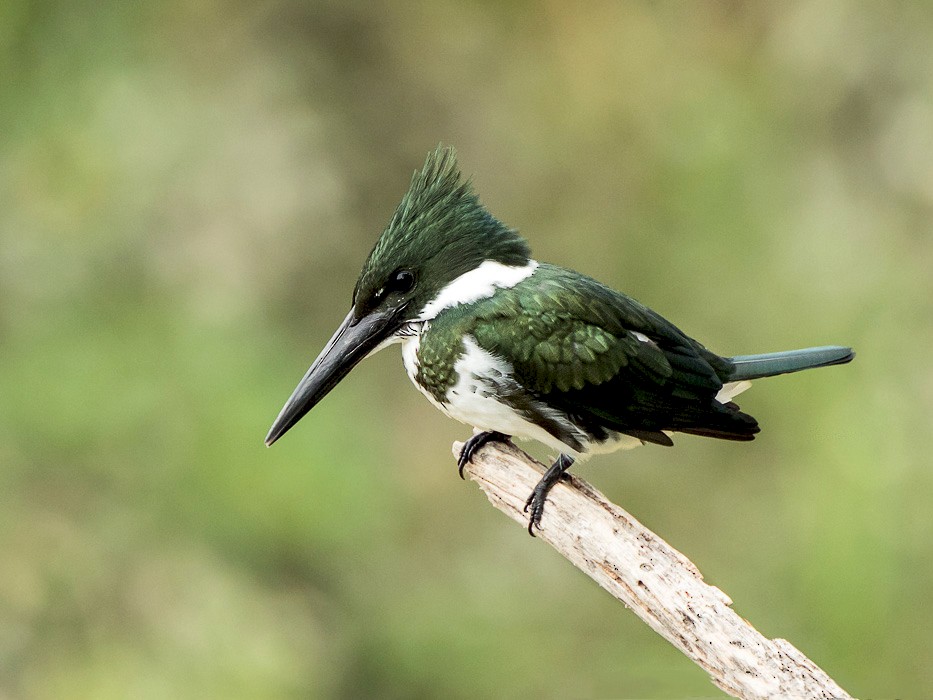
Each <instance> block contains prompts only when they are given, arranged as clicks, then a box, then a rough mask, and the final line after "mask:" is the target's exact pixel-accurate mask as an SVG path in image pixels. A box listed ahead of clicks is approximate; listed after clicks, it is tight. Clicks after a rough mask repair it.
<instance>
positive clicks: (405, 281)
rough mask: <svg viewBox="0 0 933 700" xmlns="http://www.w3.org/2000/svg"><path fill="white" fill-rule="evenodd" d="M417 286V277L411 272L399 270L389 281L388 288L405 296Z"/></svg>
mask: <svg viewBox="0 0 933 700" xmlns="http://www.w3.org/2000/svg"><path fill="white" fill-rule="evenodd" d="M414 286H415V275H414V273H413V272H411V271H410V270H399V271H398V272H396V273H395V274H394V275H392V278H391V279H390V280H389V284H388V285H387V287H388V288H389V289H391V290H392V291H393V292H400V293H402V294H405V293H406V292H410V291H411V288H412V287H414Z"/></svg>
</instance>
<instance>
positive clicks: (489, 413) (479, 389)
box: [402, 334, 643, 459]
mask: <svg viewBox="0 0 933 700" xmlns="http://www.w3.org/2000/svg"><path fill="white" fill-rule="evenodd" d="M420 340H421V338H420V334H419V335H416V336H412V337H411V338H408V339H406V340H405V341H404V344H403V345H402V360H403V361H404V363H405V369H406V371H407V372H408V376H409V378H410V379H411V380H412V383H414V385H415V386H416V387H418V389H419V390H420V391H421V393H423V394H424V395H425V396H426V397H427V398H428V400H429V401H430V402H431V403H432V404H433V405H434V406H436V407H437V408H438V409H440V410H441V411H443V412H444V413H446V414H447V415H448V416H450V417H451V418H455V419H457V420H458V421H460V422H462V423H466V424H467V425H472V426H473V427H475V428H478V429H479V430H494V431H496V432H500V433H504V434H505V435H512V436H514V437H518V438H527V439H531V440H537V441H538V442H541V443H544V444H545V445H547V446H549V447H552V448H553V449H555V450H558V451H559V452H564V453H566V454H569V455H570V456H572V457H574V458H576V459H579V458H581V457H584V456H585V455H587V454H593V453H600V452H612V451H615V450H618V449H628V448H632V447H638V446H640V445H642V444H643V443H642V441H641V440H638V439H637V438H633V437H630V436H628V435H621V434H613V435H612V436H611V437H610V439H609V440H607V441H605V442H602V443H597V442H591V441H590V439H589V436H588V435H586V434H585V433H582V432H581V431H578V430H577V429H576V428H574V426H573V424H572V423H570V421H569V420H567V418H566V416H564V415H563V414H561V413H559V412H557V411H552V410H550V409H548V408H546V407H545V406H544V405H543V404H542V405H541V406H540V410H543V411H547V412H548V415H549V416H550V417H551V418H552V419H554V420H556V421H557V422H559V423H561V424H562V425H564V426H565V427H566V428H567V429H568V430H569V431H572V432H573V433H574V434H575V436H576V437H577V439H578V440H579V442H580V443H582V444H583V445H584V449H583V450H582V451H580V450H577V449H574V448H572V447H570V446H569V445H566V444H564V443H563V442H561V441H560V440H558V439H557V438H556V437H554V436H553V435H551V434H550V433H549V432H547V431H546V430H545V429H544V428H542V427H540V426H539V425H536V424H535V423H532V422H531V421H529V420H526V419H525V418H524V417H522V416H521V415H520V414H519V413H517V412H516V411H515V410H514V409H512V408H511V407H510V406H508V405H507V404H505V403H502V402H500V401H498V400H497V399H496V398H495V397H496V395H497V388H496V385H495V382H496V379H498V380H499V381H500V382H501V378H502V377H511V375H512V368H511V366H509V364H508V363H507V362H505V361H504V360H502V359H501V358H498V357H496V356H495V355H492V354H491V353H489V352H487V351H485V350H483V349H482V348H481V347H479V345H477V344H476V341H475V340H473V338H471V337H469V336H467V337H465V338H464V340H463V344H464V348H465V352H464V353H463V355H461V357H460V359H458V360H457V362H456V363H455V364H454V369H455V371H456V373H457V382H456V384H454V385H453V386H452V387H450V388H449V389H448V390H447V393H446V394H445V396H444V401H443V402H440V401H438V400H437V399H436V398H435V397H434V396H433V395H432V394H431V393H430V392H428V391H426V390H425V389H424V388H423V387H421V386H420V385H419V384H418V382H417V381H416V379H415V377H416V375H417V373H418V357H417V352H418V346H419V344H420Z"/></svg>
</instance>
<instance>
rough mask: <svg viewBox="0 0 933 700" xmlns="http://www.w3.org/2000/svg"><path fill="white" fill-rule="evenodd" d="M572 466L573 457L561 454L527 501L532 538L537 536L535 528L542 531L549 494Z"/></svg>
mask: <svg viewBox="0 0 933 700" xmlns="http://www.w3.org/2000/svg"><path fill="white" fill-rule="evenodd" d="M572 465H573V457H571V456H569V455H565V454H563V453H561V454H560V456H558V458H557V460H556V461H555V462H554V464H552V465H551V466H550V468H549V469H548V470H547V471H546V472H544V476H542V477H541V480H540V481H539V482H538V483H537V484H535V487H534V489H533V490H532V492H531V495H530V496H528V500H527V501H525V512H526V513H528V534H529V535H531V536H532V537H534V536H535V532H534V530H535V528H537V529H539V530H540V529H541V517H542V516H543V515H544V503H545V501H546V500H547V495H548V493H549V492H550V490H551V489H552V488H554V485H555V484H556V483H557V482H558V481H560V480H561V478H563V476H564V473H565V472H566V471H567V470H568V469H570V467H571V466H572Z"/></svg>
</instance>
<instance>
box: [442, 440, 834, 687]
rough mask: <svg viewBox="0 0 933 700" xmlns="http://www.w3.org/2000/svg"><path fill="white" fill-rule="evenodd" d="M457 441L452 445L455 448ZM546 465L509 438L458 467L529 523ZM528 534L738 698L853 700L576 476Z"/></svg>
mask: <svg viewBox="0 0 933 700" xmlns="http://www.w3.org/2000/svg"><path fill="white" fill-rule="evenodd" d="M461 447H462V444H461V443H454V446H453V451H454V456H458V455H459V454H460V449H461ZM543 471H544V467H543V465H541V464H540V463H538V462H536V461H535V460H533V459H532V458H531V457H529V456H528V455H527V454H525V453H524V452H522V451H521V450H519V449H518V448H516V447H514V446H511V445H504V444H502V443H490V444H489V445H487V446H485V447H484V448H483V449H481V450H480V451H479V452H477V454H475V455H474V456H473V460H472V462H471V463H470V464H468V465H467V467H466V469H465V472H466V473H467V474H469V476H470V478H471V479H473V480H474V481H476V482H477V483H478V484H479V486H480V488H481V489H482V490H483V491H484V492H485V493H486V496H487V497H488V498H489V500H490V502H491V503H492V504H493V505H494V506H495V507H496V508H498V509H499V510H501V511H503V512H504V513H505V514H506V515H508V516H509V517H511V518H512V519H513V520H515V521H517V522H519V523H521V524H522V525H523V526H527V522H528V521H527V516H526V515H525V514H524V513H523V508H524V505H525V499H526V498H527V497H528V494H530V493H531V490H532V488H533V487H534V485H535V484H536V483H537V481H538V479H540V478H541V474H542V473H543ZM541 524H542V529H541V530H536V531H535V533H536V534H537V535H538V537H540V538H541V539H542V540H544V541H545V542H547V543H548V544H550V545H551V546H552V547H554V548H555V549H556V550H557V551H558V552H560V553H561V554H563V555H564V556H565V557H566V558H567V559H569V560H570V562H571V563H572V564H573V565H574V566H576V567H577V568H579V569H580V570H582V571H584V572H585V573H586V574H588V575H589V576H590V577H591V578H592V579H594V580H595V581H596V582H597V583H598V584H599V585H600V586H602V587H603V588H605V589H606V590H607V591H609V593H611V594H612V595H613V596H615V597H616V598H617V599H618V600H620V601H621V602H622V603H624V604H625V605H626V606H628V607H630V608H631V609H632V610H634V611H635V613H636V614H637V615H638V616H639V617H640V618H641V619H642V620H644V621H645V622H646V623H648V625H649V626H650V627H651V628H652V629H653V630H654V631H655V632H657V633H658V634H660V635H661V636H662V637H664V638H665V639H666V640H667V641H669V642H670V643H671V644H673V645H674V646H675V647H677V648H678V649H680V650H681V651H682V652H683V653H684V654H686V655H687V656H688V657H689V658H690V659H691V660H692V661H693V662H694V663H696V664H697V665H699V666H700V667H701V668H703V669H704V670H705V671H706V672H707V673H708V674H709V675H710V678H711V679H712V681H713V683H714V684H716V685H717V686H718V687H719V688H721V689H722V690H724V691H725V692H727V693H729V694H730V695H732V696H734V697H737V698H746V699H749V700H751V699H752V698H755V699H758V698H761V699H762V700H763V699H765V698H777V697H790V698H850V697H851V696H850V695H848V694H847V693H846V692H845V691H844V690H843V689H842V688H840V687H839V686H838V685H837V684H836V683H835V681H833V680H832V679H831V678H830V677H829V676H828V675H826V673H825V672H824V671H823V670H822V669H820V668H819V667H818V666H817V665H816V664H814V663H813V662H812V661H810V659H808V658H807V657H806V656H804V655H803V654H802V653H801V652H800V651H798V650H797V649H796V648H795V647H794V646H793V645H792V644H791V643H790V642H788V641H786V640H784V639H767V638H765V637H764V636H763V635H762V634H761V633H760V632H758V630H756V629H755V628H754V627H752V626H751V625H750V624H749V623H748V622H747V621H746V620H744V619H743V618H742V617H740V616H739V615H737V614H736V613H735V611H734V610H732V608H731V607H730V606H731V605H732V601H731V600H730V599H729V597H728V596H727V595H726V594H725V593H723V592H722V591H721V590H719V589H718V588H716V587H715V586H710V585H708V584H706V583H704V582H703V577H702V575H701V574H700V572H699V570H698V569H697V567H696V566H695V565H694V564H693V563H692V562H691V561H690V560H688V559H687V558H686V557H685V556H684V555H683V554H681V553H680V552H678V551H677V550H676V549H674V548H673V547H671V546H670V545H669V544H667V542H665V541H664V540H662V539H661V538H660V537H658V536H657V535H655V534H654V533H653V532H651V531H650V530H648V529H647V528H646V527H645V526H643V525H642V524H641V523H639V522H638V521H637V520H635V518H633V517H632V516H631V515H629V514H628V513H626V512H625V511H624V510H622V509H621V508H619V507H618V506H617V505H615V504H613V503H610V502H609V501H608V500H606V497H605V496H603V495H602V494H601V493H599V491H597V490H596V489H594V488H593V487H592V486H590V485H589V484H588V483H586V482H585V481H583V480H582V479H578V478H576V477H574V476H571V477H570V480H569V481H567V480H564V481H562V482H561V483H559V484H558V485H557V486H555V487H554V489H553V490H552V491H551V493H550V494H549V496H548V500H547V508H546V509H545V512H544V519H543V520H542V523H541Z"/></svg>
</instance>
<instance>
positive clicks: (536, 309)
mask: <svg viewBox="0 0 933 700" xmlns="http://www.w3.org/2000/svg"><path fill="white" fill-rule="evenodd" d="M396 343H399V344H401V346H402V348H401V352H402V360H403V363H404V365H405V369H406V371H407V373H408V376H409V378H410V379H411V381H412V382H413V383H414V385H415V386H416V387H417V388H418V389H419V390H420V391H421V393H423V394H424V395H425V396H426V397H427V399H428V401H430V402H431V403H432V404H433V405H434V406H436V407H437V408H439V409H440V410H441V411H443V412H444V413H445V414H447V415H448V416H450V417H452V418H455V419H457V420H459V421H461V422H463V423H466V424H468V425H472V426H473V427H474V428H476V431H474V434H473V435H472V437H470V438H469V439H468V440H467V441H466V442H465V443H464V446H463V449H462V451H461V454H460V457H459V460H458V469H459V472H460V476H461V477H463V469H464V467H465V466H466V464H467V463H468V462H470V460H471V459H472V457H473V455H474V454H475V453H476V451H477V450H478V449H479V448H480V447H482V446H483V445H484V444H486V443H488V442H490V441H509V440H510V439H511V438H512V437H518V438H530V439H533V440H537V441H539V442H542V443H544V444H545V445H547V446H549V447H551V448H553V449H554V450H556V452H557V458H556V460H555V461H554V463H553V464H552V465H551V467H550V468H549V469H547V470H546V472H545V473H544V475H543V476H542V478H541V480H540V481H539V482H538V483H537V485H536V486H535V487H534V489H533V490H532V492H531V494H530V495H529V497H528V500H527V502H526V504H525V512H526V513H528V532H529V533H530V534H532V535H534V530H535V528H540V527H541V519H542V516H543V514H544V505H545V501H546V499H547V495H548V492H549V491H550V489H551V488H552V487H553V486H554V485H555V484H556V483H557V482H558V481H559V480H560V479H561V477H562V476H563V475H564V473H565V472H566V471H567V470H568V469H569V468H570V467H571V466H572V465H573V463H574V462H575V461H576V460H580V459H583V458H585V457H588V456H590V455H593V454H599V453H604V452H611V451H614V450H618V449H626V448H632V447H637V446H639V445H643V444H645V443H651V444H655V445H663V446H672V445H673V444H674V443H673V440H672V439H671V436H672V434H673V433H687V434H690V435H699V436H703V437H709V438H718V439H721V440H738V441H747V440H752V439H754V437H755V434H756V433H758V431H759V427H758V422H757V421H756V420H755V419H754V418H753V417H752V416H750V415H748V414H747V413H744V412H742V411H741V410H740V409H739V407H738V405H736V403H735V402H734V401H733V400H732V399H733V398H734V397H735V396H736V395H737V394H738V393H739V392H741V391H744V390H745V389H747V388H748V387H749V385H750V382H751V380H753V379H759V378H762V377H771V376H774V375H778V374H785V373H788V372H797V371H800V370H804V369H810V368H814V367H825V366H829V365H837V364H843V363H846V362H849V361H851V360H852V358H853V357H854V353H853V352H852V349H851V348H848V347H841V346H823V347H813V348H805V349H802V350H790V351H786V352H773V353H767V354H759V355H738V356H734V357H724V356H720V355H717V354H716V353H714V352H711V351H709V350H707V349H706V348H705V347H704V346H703V345H701V344H700V343H699V342H697V341H696V340H693V339H692V338H690V337H689V336H687V335H686V334H685V333H684V332H683V331H681V330H680V329H679V328H677V327H676V326H675V325H673V324H672V323H671V322H670V321H667V320H666V319H664V318H662V317H661V316H660V315H659V314H657V313H655V312H654V311H652V310H651V309H649V308H648V307H646V306H644V305H642V304H641V303H639V302H638V301H636V300H635V299H633V298H631V297H629V296H626V295H625V294H622V293H621V292H617V291H615V290H614V289H611V288H610V287H607V286H606V285H604V284H602V283H600V282H598V281H596V280H595V279H592V278H590V277H587V276H586V275H583V274H580V273H578V272H574V271H573V270H569V269H567V268H564V267H559V266H557V265H551V264H548V263H543V262H538V261H536V260H534V259H533V258H532V257H531V251H530V249H529V247H528V243H527V242H526V241H525V240H524V238H522V237H521V236H520V235H519V234H518V232H517V231H516V230H514V229H512V228H509V227H508V226H506V225H505V224H503V223H502V222H500V221H499V220H498V219H496V218H495V217H494V216H493V215H492V214H491V213H490V212H489V211H488V210H487V209H486V207H485V206H484V205H483V204H482V203H481V202H480V200H479V198H478V197H477V195H476V194H475V192H474V190H473V187H472V184H471V182H470V181H469V180H464V179H463V178H462V177H461V174H460V169H459V167H458V165H457V158H456V153H455V152H454V150H453V149H452V148H450V147H443V146H438V147H437V148H436V149H435V150H434V151H432V152H431V153H429V154H428V156H427V159H426V160H425V163H424V167H423V168H422V169H421V170H420V171H416V172H415V173H414V175H413V176H412V180H411V185H410V187H409V189H408V192H407V193H406V194H405V195H404V196H403V197H402V200H401V202H400V204H399V205H398V208H397V209H396V210H395V213H394V215H393V216H392V218H391V220H390V221H389V224H388V226H386V228H385V230H384V231H383V233H382V235H381V236H380V237H379V239H378V240H377V241H376V244H375V246H374V247H373V249H372V251H371V252H370V254H369V257H368V258H367V259H366V262H365V264H364V265H363V270H362V272H361V273H360V276H359V279H358V280H357V282H356V286H355V287H354V289H353V297H352V301H351V305H350V311H349V313H348V314H347V316H346V318H345V319H344V320H343V323H341V324H340V326H339V327H338V328H337V330H336V332H335V333H334V334H333V337H332V338H331V339H330V340H329V341H328V343H327V345H325V346H324V349H323V350H321V352H320V354H319V355H318V357H317V359H315V360H314V362H313V364H312V365H311V368H310V369H309V370H308V371H307V373H306V374H305V375H304V377H303V378H302V379H301V381H300V382H299V383H298V386H297V387H296V388H295V390H294V392H293V393H292V395H291V397H290V398H289V399H288V401H287V402H286V403H285V406H284V407H283V408H282V410H281V412H280V413H279V415H278V417H277V418H276V420H275V422H274V423H273V425H272V428H271V429H270V430H269V434H268V435H267V436H266V440H265V442H266V445H270V446H271V445H272V443H274V442H275V441H276V440H278V439H279V438H280V437H282V435H284V434H285V432H287V431H288V430H289V429H290V428H291V427H292V426H294V425H295V424H296V423H297V422H298V421H299V420H300V419H301V418H302V417H303V416H304V415H305V414H306V413H307V412H308V411H310V410H311V409H312V408H313V407H314V406H315V405H317V403H318V402H319V401H320V400H321V399H323V398H324V396H326V395H327V394H328V393H329V392H330V391H331V390H332V389H333V388H334V387H335V386H336V385H337V383H338V382H340V380H341V379H343V378H344V377H345V376H346V375H347V373H348V372H350V370H351V369H353V367H355V366H356V365H357V364H358V363H359V362H360V361H361V360H363V359H364V358H366V357H369V356H370V355H373V354H375V353H376V352H378V351H379V350H382V349H383V348H385V347H387V346H389V345H393V344H396Z"/></svg>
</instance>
